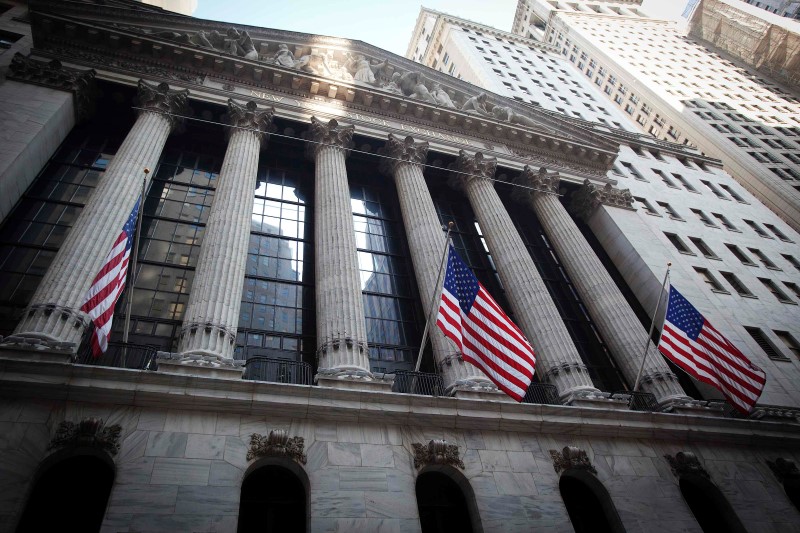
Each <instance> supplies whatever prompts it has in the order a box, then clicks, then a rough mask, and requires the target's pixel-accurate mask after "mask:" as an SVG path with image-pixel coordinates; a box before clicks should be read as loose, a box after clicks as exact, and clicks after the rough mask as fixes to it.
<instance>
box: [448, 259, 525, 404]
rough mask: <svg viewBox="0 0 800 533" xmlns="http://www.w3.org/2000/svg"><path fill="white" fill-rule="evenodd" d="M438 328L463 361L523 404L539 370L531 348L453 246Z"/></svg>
mask: <svg viewBox="0 0 800 533" xmlns="http://www.w3.org/2000/svg"><path fill="white" fill-rule="evenodd" d="M436 324H437V326H439V329H441V330H442V333H444V334H445V335H446V336H447V337H448V338H450V339H451V340H452V341H453V342H454V343H455V344H456V346H457V347H458V349H459V350H460V351H461V353H462V355H463V357H464V360H465V361H467V362H469V363H471V364H473V365H475V366H476V367H478V368H479V369H480V370H481V371H482V372H483V373H484V374H486V376H487V377H488V378H489V379H491V380H492V381H493V382H494V383H495V384H496V385H497V387H498V388H499V389H500V390H502V391H503V392H505V393H506V394H508V395H509V396H510V397H512V398H514V399H515V400H516V401H518V402H519V401H522V399H523V398H524V397H525V393H526V391H527V390H528V387H529V386H530V383H531V380H532V379H533V373H534V370H535V365H536V357H535V354H534V351H533V348H532V347H531V345H530V343H529V342H528V341H527V339H526V338H525V335H524V334H523V333H522V331H521V330H520V329H519V328H518V327H517V326H516V325H515V324H514V323H513V322H512V321H511V320H510V319H509V318H508V316H506V314H505V313H504V312H503V310H502V309H501V308H500V306H499V305H497V302H495V301H494V300H493V299H492V297H491V296H490V295H489V293H488V291H486V289H485V288H484V287H483V286H482V285H481V284H480V283H479V282H478V280H477V279H476V278H475V275H474V274H473V273H472V271H470V269H469V268H468V267H467V266H466V265H465V264H464V263H463V262H462V261H461V259H460V258H459V257H458V254H456V252H455V250H454V249H453V247H452V245H451V246H450V248H449V252H448V260H447V271H446V273H445V281H444V286H443V288H442V299H441V304H440V306H439V315H438V317H437V319H436Z"/></svg>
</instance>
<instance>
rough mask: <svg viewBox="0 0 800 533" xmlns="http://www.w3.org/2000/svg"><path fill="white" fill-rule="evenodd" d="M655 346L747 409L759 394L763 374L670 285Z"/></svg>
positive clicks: (739, 407)
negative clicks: (662, 323)
mask: <svg viewBox="0 0 800 533" xmlns="http://www.w3.org/2000/svg"><path fill="white" fill-rule="evenodd" d="M658 350H659V351H660V352H661V353H662V354H663V355H664V356H665V357H666V358H667V359H669V360H670V361H672V362H673V363H675V364H676V365H678V366H679V367H680V368H681V369H683V370H684V371H686V372H687V373H688V374H689V375H690V376H692V377H694V378H695V379H697V380H699V381H701V382H703V383H707V384H709V385H711V386H713V387H715V388H717V389H718V390H719V391H720V392H722V394H723V395H725V397H726V398H727V399H728V400H729V401H730V402H731V403H732V404H733V405H734V406H735V407H736V408H737V409H738V410H739V411H742V412H744V413H749V412H750V411H751V410H752V409H753V406H754V405H755V404H756V402H757V401H758V399H759V397H761V393H762V392H763V391H764V386H765V384H766V374H765V373H764V371H763V370H761V369H760V368H758V367H757V366H755V365H754V364H753V363H751V362H750V360H749V359H748V358H747V357H746V356H745V355H744V354H743V353H742V352H741V351H739V349H738V348H736V346H734V345H733V344H732V343H731V342H730V341H729V340H728V339H726V338H725V337H724V336H723V335H722V334H721V333H720V332H719V331H718V330H717V329H716V328H714V327H713V326H712V325H711V324H710V323H709V322H708V320H706V318H705V317H704V316H703V315H702V314H700V312H699V311H697V309H695V308H694V306H692V304H690V303H689V301H688V300H686V299H685V298H684V297H683V296H682V295H681V294H680V293H679V292H678V291H677V290H676V289H675V287H672V286H670V291H669V303H668V304H667V314H666V317H665V319H664V327H663V328H662V330H661V339H660V340H659V342H658Z"/></svg>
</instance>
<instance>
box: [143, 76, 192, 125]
mask: <svg viewBox="0 0 800 533" xmlns="http://www.w3.org/2000/svg"><path fill="white" fill-rule="evenodd" d="M138 89H139V91H138V93H137V95H136V100H137V104H138V106H139V107H140V108H142V109H143V110H144V111H145V112H147V111H151V112H154V113H159V114H161V115H163V116H164V117H165V118H167V119H168V120H169V122H170V124H171V126H172V127H173V128H174V127H175V126H177V125H179V124H181V123H182V122H183V119H181V118H180V117H178V116H176V115H181V114H183V113H185V112H186V110H187V109H188V100H189V90H188V89H178V90H172V89H170V88H169V84H167V83H159V84H158V85H152V84H150V83H147V82H146V81H144V80H139V84H138Z"/></svg>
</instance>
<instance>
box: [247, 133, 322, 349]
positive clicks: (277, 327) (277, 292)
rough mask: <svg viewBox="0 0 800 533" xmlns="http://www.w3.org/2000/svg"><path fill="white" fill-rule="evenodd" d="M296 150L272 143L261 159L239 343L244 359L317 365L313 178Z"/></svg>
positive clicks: (251, 224)
mask: <svg viewBox="0 0 800 533" xmlns="http://www.w3.org/2000/svg"><path fill="white" fill-rule="evenodd" d="M278 145H279V146H280V148H278ZM297 149H298V148H297V147H296V146H294V145H291V146H287V145H283V144H282V143H280V142H273V143H272V147H271V150H269V151H267V152H266V153H265V154H264V155H262V160H263V159H264V156H266V157H267V159H266V160H263V161H262V164H261V165H260V168H259V171H258V179H257V182H256V189H255V191H254V194H255V199H254V202H253V214H252V217H251V219H250V243H249V245H248V250H247V266H246V269H245V279H244V286H243V287H242V306H241V308H240V311H239V325H238V330H237V339H236V344H237V352H238V353H237V357H238V358H241V359H246V358H250V357H259V356H264V357H270V358H277V359H288V360H293V361H305V362H307V363H310V364H313V363H314V360H315V356H314V354H315V350H316V346H315V332H314V274H313V270H314V269H313V265H312V263H313V260H312V255H311V254H312V250H311V248H312V246H311V240H310V238H311V231H312V226H313V221H312V212H313V207H312V206H311V205H310V202H309V197H310V194H311V189H312V188H313V175H312V174H311V171H310V169H309V167H307V166H303V165H297V164H296V163H295V160H294V158H293V157H292V156H297V157H298V158H299V157H300V156H301V155H302V154H301V153H295V152H293V150H297Z"/></svg>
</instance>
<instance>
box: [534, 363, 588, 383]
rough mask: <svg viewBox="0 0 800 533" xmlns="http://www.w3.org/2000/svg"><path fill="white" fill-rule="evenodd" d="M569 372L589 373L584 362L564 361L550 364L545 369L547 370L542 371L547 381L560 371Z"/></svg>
mask: <svg viewBox="0 0 800 533" xmlns="http://www.w3.org/2000/svg"><path fill="white" fill-rule="evenodd" d="M562 372H563V373H565V374H569V373H571V372H576V373H579V374H586V375H589V369H588V368H587V367H586V365H585V364H583V363H579V362H571V363H570V362H565V363H559V364H556V365H553V366H551V367H550V368H549V369H547V372H545V373H544V375H545V377H546V380H545V381H547V382H550V380H551V378H552V377H553V376H557V375H559V374H561V373H562Z"/></svg>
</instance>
